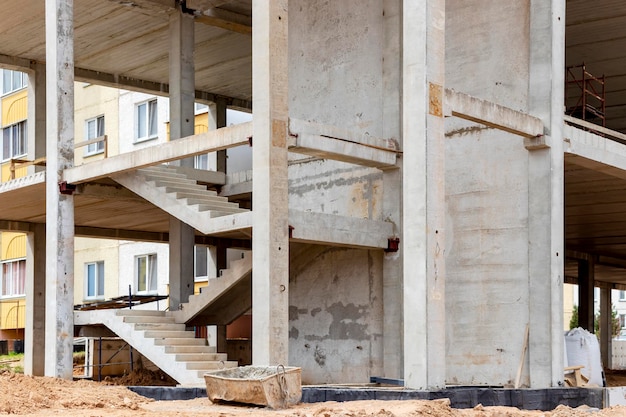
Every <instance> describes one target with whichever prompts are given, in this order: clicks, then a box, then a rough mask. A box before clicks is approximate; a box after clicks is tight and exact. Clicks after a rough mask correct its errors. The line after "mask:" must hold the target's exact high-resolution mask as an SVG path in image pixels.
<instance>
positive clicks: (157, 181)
mask: <svg viewBox="0 0 626 417" xmlns="http://www.w3.org/2000/svg"><path fill="white" fill-rule="evenodd" d="M146 181H148V182H153V183H154V186H155V187H162V188H165V187H173V188H178V187H185V186H191V187H193V186H197V185H198V183H196V182H195V181H194V180H190V179H188V178H165V179H164V178H146Z"/></svg>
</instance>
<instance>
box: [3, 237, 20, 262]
mask: <svg viewBox="0 0 626 417" xmlns="http://www.w3.org/2000/svg"><path fill="white" fill-rule="evenodd" d="M0 249H1V251H2V252H0V260H3V261H6V260H9V259H21V258H25V257H26V235H25V234H23V233H14V232H3V233H2V235H0Z"/></svg>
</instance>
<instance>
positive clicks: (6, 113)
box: [2, 89, 28, 127]
mask: <svg viewBox="0 0 626 417" xmlns="http://www.w3.org/2000/svg"><path fill="white" fill-rule="evenodd" d="M27 118H28V90H26V89H23V90H20V91H19V92H18V93H15V94H11V95H8V96H6V97H4V98H3V99H2V127H5V126H9V125H12V124H14V123H17V122H21V121H22V120H26V119H27Z"/></svg>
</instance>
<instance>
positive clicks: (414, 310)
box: [402, 0, 446, 389]
mask: <svg viewBox="0 0 626 417" xmlns="http://www.w3.org/2000/svg"><path fill="white" fill-rule="evenodd" d="M402 4H403V6H402V10H403V11H402V13H403V15H402V28H403V29H402V30H403V33H402V84H403V85H402V144H403V150H404V154H403V159H404V161H403V167H404V170H403V172H402V196H403V197H402V207H403V209H402V213H403V214H402V228H403V239H404V253H403V283H404V300H403V311H404V313H403V316H404V320H403V326H404V384H405V386H406V387H409V388H416V389H426V388H440V387H443V386H444V385H445V377H446V366H445V350H446V349H445V347H446V344H445V329H446V322H445V277H446V268H445V261H444V249H445V237H444V236H445V233H444V225H445V181H444V179H445V166H444V160H445V143H444V140H445V137H444V118H443V96H444V85H445V84H444V77H445V68H444V64H445V59H444V55H445V0H428V1H425V2H415V1H410V0H404V1H403V3H402Z"/></svg>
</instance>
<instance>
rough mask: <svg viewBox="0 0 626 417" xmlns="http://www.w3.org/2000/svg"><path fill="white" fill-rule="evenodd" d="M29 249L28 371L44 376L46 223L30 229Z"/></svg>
mask: <svg viewBox="0 0 626 417" xmlns="http://www.w3.org/2000/svg"><path fill="white" fill-rule="evenodd" d="M26 248H27V252H26V324H25V329H24V373H25V374H26V375H34V376H43V375H44V366H45V360H44V359H45V356H46V327H45V323H46V225H45V224H42V223H37V224H34V225H33V226H32V232H31V233H28V245H27V247H26Z"/></svg>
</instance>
